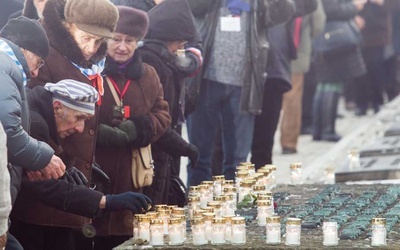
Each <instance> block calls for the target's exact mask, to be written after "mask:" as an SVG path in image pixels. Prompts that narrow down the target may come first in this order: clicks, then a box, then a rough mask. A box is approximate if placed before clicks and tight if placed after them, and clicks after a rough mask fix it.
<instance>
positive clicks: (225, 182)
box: [223, 180, 235, 186]
mask: <svg viewBox="0 0 400 250" xmlns="http://www.w3.org/2000/svg"><path fill="white" fill-rule="evenodd" d="M223 185H224V186H233V185H235V182H234V181H233V180H224V183H223Z"/></svg>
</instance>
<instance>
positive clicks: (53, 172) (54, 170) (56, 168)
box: [40, 155, 66, 180]
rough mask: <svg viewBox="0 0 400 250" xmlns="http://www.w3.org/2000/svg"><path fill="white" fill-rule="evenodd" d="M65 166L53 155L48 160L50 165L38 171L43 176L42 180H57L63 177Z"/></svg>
mask: <svg viewBox="0 0 400 250" xmlns="http://www.w3.org/2000/svg"><path fill="white" fill-rule="evenodd" d="M65 169H66V167H65V164H64V162H63V161H62V160H61V159H60V157H58V156H56V155H53V157H52V158H51V160H50V163H49V164H48V165H47V166H46V167H45V168H43V169H42V170H40V172H41V173H42V175H43V179H45V180H46V179H47V180H48V179H58V178H60V177H61V176H63V175H64V173H65Z"/></svg>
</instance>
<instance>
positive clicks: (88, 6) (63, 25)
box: [28, 0, 118, 247]
mask: <svg viewBox="0 0 400 250" xmlns="http://www.w3.org/2000/svg"><path fill="white" fill-rule="evenodd" d="M94 10H96V13H93V11H94ZM117 21H118V11H117V9H116V7H115V6H114V5H113V4H112V3H111V2H110V1H108V0H86V1H79V0H48V1H47V3H46V5H45V7H44V10H43V18H42V19H41V22H42V26H43V28H44V30H45V31H46V33H47V35H48V37H49V40H50V44H51V46H50V53H49V56H48V58H46V60H45V66H43V67H42V68H41V69H40V70H39V75H38V77H37V79H35V80H32V81H30V82H29V84H28V87H30V88H33V87H35V86H44V85H45V84H46V83H48V82H52V83H56V82H59V81H61V80H63V79H72V80H76V81H79V82H82V83H84V84H89V85H91V86H94V87H95V88H96V89H97V90H98V91H99V93H100V99H99V101H98V102H97V105H96V112H95V115H94V117H93V118H91V119H89V120H87V121H86V122H85V128H84V130H83V132H82V133H77V134H74V135H71V136H69V137H67V138H65V139H63V140H61V141H60V143H61V147H62V149H63V150H64V154H63V157H64V158H63V159H65V161H66V163H67V164H68V165H73V166H75V167H76V168H77V169H78V170H80V171H81V172H82V173H83V174H84V175H85V177H86V178H87V179H88V180H89V181H91V179H92V178H91V177H92V169H93V165H95V164H94V163H95V162H94V153H95V146H96V145H95V143H96V136H97V132H98V109H99V107H100V105H101V101H102V99H101V98H102V95H103V93H104V88H103V78H102V76H101V73H102V71H103V69H104V63H105V55H106V50H107V40H108V39H109V38H111V37H112V34H113V32H114V30H115V27H116V24H117ZM36 209H37V211H40V213H39V212H38V214H39V215H41V216H36V217H40V220H42V221H41V223H40V225H52V226H63V227H67V228H76V229H77V230H82V228H83V226H84V225H86V224H88V223H90V220H89V219H88V218H85V217H80V216H75V215H72V214H68V215H65V216H62V217H61V218H57V220H56V221H55V222H52V221H53V219H54V218H53V216H50V215H54V213H55V212H54V210H52V209H48V208H45V207H37V208H36ZM36 219H37V221H38V220H39V218H36ZM50 222H52V223H51V224H50ZM76 232H77V236H78V237H79V236H82V232H80V231H76ZM82 245H83V243H82ZM85 247H86V246H85Z"/></svg>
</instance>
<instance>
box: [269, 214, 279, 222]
mask: <svg viewBox="0 0 400 250" xmlns="http://www.w3.org/2000/svg"><path fill="white" fill-rule="evenodd" d="M267 223H281V217H280V216H270V217H267Z"/></svg>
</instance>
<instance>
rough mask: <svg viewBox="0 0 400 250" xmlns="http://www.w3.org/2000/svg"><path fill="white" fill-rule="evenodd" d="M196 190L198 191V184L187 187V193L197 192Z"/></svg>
mask: <svg viewBox="0 0 400 250" xmlns="http://www.w3.org/2000/svg"><path fill="white" fill-rule="evenodd" d="M198 191H200V187H199V186H190V187H189V193H191V192H198Z"/></svg>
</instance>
